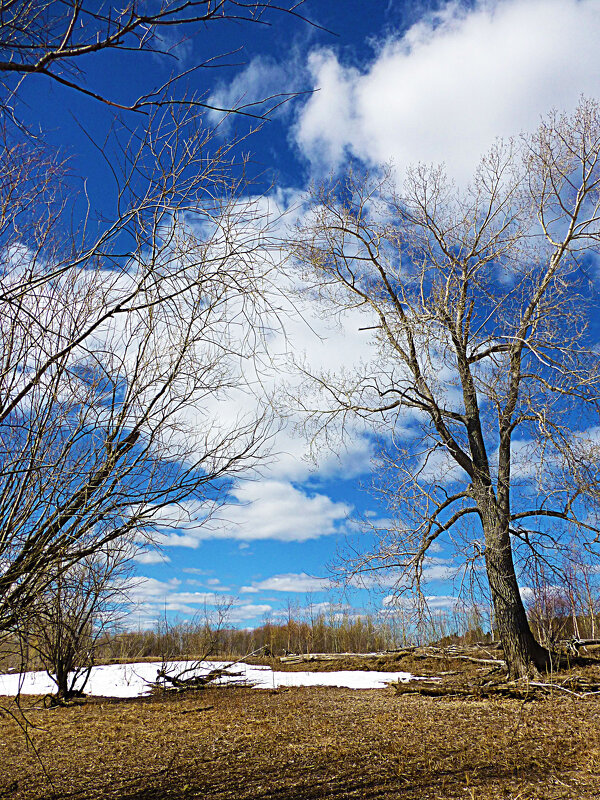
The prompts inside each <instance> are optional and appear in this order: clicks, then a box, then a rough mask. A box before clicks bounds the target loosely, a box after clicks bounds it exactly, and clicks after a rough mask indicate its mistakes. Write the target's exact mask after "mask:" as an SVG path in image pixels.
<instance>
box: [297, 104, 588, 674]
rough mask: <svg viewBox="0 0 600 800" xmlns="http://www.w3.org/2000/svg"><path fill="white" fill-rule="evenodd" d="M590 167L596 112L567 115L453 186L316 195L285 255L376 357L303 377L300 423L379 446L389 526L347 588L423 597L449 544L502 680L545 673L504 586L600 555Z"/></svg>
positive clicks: (423, 178)
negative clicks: (482, 595) (487, 617)
mask: <svg viewBox="0 0 600 800" xmlns="http://www.w3.org/2000/svg"><path fill="white" fill-rule="evenodd" d="M599 156H600V106H599V105H598V104H597V103H596V102H594V101H591V100H589V101H582V102H581V104H580V105H579V107H578V109H577V110H576V112H575V113H574V114H573V115H572V116H566V115H559V114H556V113H554V114H552V115H550V116H549V117H548V118H547V119H546V120H545V121H544V122H543V123H542V124H541V126H540V127H539V130H538V131H537V132H536V133H535V134H533V135H530V136H523V137H521V138H520V139H517V140H514V141H510V142H503V143H502V142H501V143H497V145H496V146H495V147H494V148H493V149H492V150H491V152H490V153H489V154H488V155H487V156H486V157H485V158H484V159H483V160H482V161H481V163H480V165H479V167H478V169H477V171H476V173H475V175H474V178H473V180H472V182H471V183H470V184H469V185H468V186H467V187H466V188H459V187H457V186H455V185H453V183H452V182H450V181H449V180H448V179H447V178H446V176H445V174H444V170H443V169H442V168H434V167H427V166H423V165H419V166H417V167H415V168H413V169H410V170H408V172H407V175H406V180H405V182H404V186H403V189H402V190H401V191H400V190H398V189H397V188H396V186H395V184H394V182H393V181H392V177H391V174H390V173H388V175H387V177H384V178H381V176H376V177H375V178H373V177H368V176H367V177H365V176H364V175H362V176H357V175H356V174H353V175H350V176H349V177H348V178H347V180H345V181H343V182H337V183H334V184H333V185H331V184H330V185H327V186H324V187H322V188H321V189H320V190H317V191H315V193H314V195H313V197H312V208H311V210H310V211H309V214H308V218H307V220H306V222H305V223H304V224H303V225H302V227H301V230H300V231H299V234H298V241H299V244H295V253H296V258H297V261H298V262H299V264H300V265H301V268H302V269H303V273H304V275H303V277H304V280H305V281H306V285H307V286H308V287H310V288H308V289H307V291H312V292H313V294H314V296H315V298H318V300H319V301H321V302H324V303H326V304H328V305H329V306H330V307H332V308H333V310H335V311H338V312H339V313H340V314H342V315H343V314H344V313H345V312H346V310H347V309H362V310H364V312H365V320H366V321H365V326H364V327H365V329H370V330H371V334H372V335H373V338H374V346H375V347H376V356H375V357H374V358H373V360H372V361H371V362H370V363H362V364H360V365H359V366H357V368H356V370H355V371H354V372H353V373H346V374H344V375H333V374H322V375H308V374H307V387H306V388H305V390H304V393H303V397H302V401H303V402H302V405H303V408H304V410H305V412H306V414H307V419H308V420H309V422H312V423H314V425H316V426H318V427H320V428H323V426H325V427H328V426H331V425H332V424H333V423H334V422H336V421H338V422H339V421H343V420H344V419H346V418H347V417H348V415H358V416H362V417H365V418H368V419H369V420H376V421H377V423H378V425H379V430H380V438H381V439H382V441H383V446H382V456H381V459H380V467H381V469H382V478H383V479H382V487H381V488H382V490H383V492H384V494H385V495H386V497H387V499H388V501H389V505H390V508H391V510H392V511H393V513H394V515H395V519H396V522H395V524H394V525H392V526H387V527H386V529H385V530H381V531H379V532H378V535H377V536H376V544H375V546H374V547H367V548H362V549H358V548H357V549H355V550H354V552H353V553H351V554H350V555H349V556H348V558H347V559H346V561H345V564H344V567H345V571H346V574H347V575H351V576H355V575H357V574H360V573H362V574H364V573H370V572H372V571H373V572H378V571H380V570H392V571H396V573H397V574H398V575H399V576H401V577H400V578H399V581H398V584H397V591H398V592H400V591H402V590H406V589H407V588H408V589H412V590H414V589H416V590H417V591H420V590H421V584H422V581H423V580H424V577H425V576H426V574H427V571H428V567H429V566H430V565H431V564H432V563H433V559H432V556H433V555H434V554H435V552H436V551H438V549H439V546H440V545H443V546H444V547H445V548H448V547H452V546H459V549H460V550H461V551H462V553H463V555H464V556H465V563H468V564H470V565H471V566H473V567H474V568H475V573H476V574H481V571H482V570H481V567H482V565H484V574H486V575H487V582H488V585H489V594H490V595H491V601H492V604H493V611H494V618H495V627H496V628H497V630H498V632H499V635H500V638H501V641H502V644H503V647H504V651H505V655H506V660H507V663H508V666H509V672H510V674H511V675H512V676H514V677H518V676H523V675H526V674H528V673H530V672H531V671H532V670H533V671H535V670H539V669H543V668H545V667H546V666H547V665H548V664H549V657H550V655H549V652H548V651H547V650H546V649H545V648H544V647H542V646H541V645H540V644H539V643H538V642H537V641H536V640H535V638H534V636H533V635H532V633H531V631H530V627H529V624H528V620H527V616H526V612H525V608H524V606H523V602H522V598H521V594H520V589H519V583H518V578H519V572H520V571H521V570H524V569H526V568H527V566H528V565H531V564H535V563H538V564H539V563H543V564H544V565H546V567H547V568H548V569H550V568H552V567H555V568H556V569H557V570H558V569H559V564H560V563H562V562H563V561H564V557H565V555H568V553H569V552H570V550H573V552H576V551H580V550H581V548H583V549H584V550H587V551H588V552H590V551H593V550H594V548H595V546H596V545H597V544H598V541H599V532H598V531H599V525H598V520H597V516H596V509H597V501H598V499H599V497H598V494H599V493H598V489H599V486H600V484H599V478H600V473H599V471H598V466H599V463H600V462H599V460H598V455H599V442H598V427H597V426H598V411H599V410H600V404H599V390H600V372H599V366H600V364H599V360H598V348H597V335H598V329H597V327H594V312H595V310H596V309H597V293H596V286H597V284H596V276H597V256H598V249H599V242H600V195H599V189H600V164H599V163H598V159H599ZM365 335H368V334H365ZM309 385H310V386H312V389H313V391H312V392H309V391H308V386H309Z"/></svg>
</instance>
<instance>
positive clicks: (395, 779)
mask: <svg viewBox="0 0 600 800" xmlns="http://www.w3.org/2000/svg"><path fill="white" fill-rule="evenodd" d="M438 668H439V665H438ZM26 702H27V703H29V705H30V709H29V711H28V712H27V717H28V719H29V722H30V724H31V725H32V727H31V728H30V729H29V733H30V736H31V740H32V743H33V745H34V746H35V750H34V749H33V747H32V746H28V745H27V744H26V741H25V739H24V734H23V732H22V730H21V729H20V728H19V726H18V725H17V723H16V722H15V720H14V719H12V718H11V717H10V716H9V715H7V713H6V712H5V713H4V714H3V716H2V718H1V719H0V798H1V800H6V799H10V800H34V799H35V800H42V798H44V799H45V798H47V799H48V800H50V799H51V798H52V799H53V800H54V799H57V798H73V799H74V800H75V799H76V800H88V799H89V800H92V799H93V800H100V798H108V799H110V798H114V799H115V800H116V798H119V800H125V799H126V800H192V798H196V799H197V800H200V799H201V800H234V799H235V800H276V799H277V800H321V798H322V799H323V800H325V798H332V799H333V798H357V799H360V800H371V799H373V800H374V799H375V798H377V800H385V799H386V798H415V800H417V799H418V800H428V799H431V800H433V799H434V798H435V800H450V799H451V798H468V800H475V798H477V800H557V799H558V798H569V800H579V799H580V798H581V799H582V800H583V799H584V798H585V799H586V800H587V798H594V800H598V798H599V797H600V697H599V696H598V695H591V696H589V697H586V698H584V699H577V698H574V697H570V696H567V695H562V696H561V695H556V696H552V697H548V698H545V699H542V700H529V701H523V700H516V699H504V698H501V699H491V700H490V699H455V698H447V697H442V698H435V697H421V696H419V695H403V696H398V695H396V694H395V692H394V690H393V688H391V687H390V688H388V689H381V690H366V691H356V690H348V689H332V688H292V689H289V690H275V691H265V690H255V689H248V688H239V687H229V688H227V687H221V688H213V689H207V690H203V691H199V692H191V693H185V694H177V695H174V694H169V695H167V696H164V695H162V696H153V697H150V698H145V699H135V700H126V701H123V700H119V701H110V700H100V699H89V700H88V701H87V702H85V703H84V704H82V705H73V706H69V707H64V708H54V709H46V708H43V705H42V703H41V702H40V699H35V698H28V699H27V700H26ZM10 703H11V701H9V699H8V698H4V699H1V700H0V705H4V707H5V708H10ZM13 710H14V709H13Z"/></svg>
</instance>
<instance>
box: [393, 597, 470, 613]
mask: <svg viewBox="0 0 600 800" xmlns="http://www.w3.org/2000/svg"><path fill="white" fill-rule="evenodd" d="M425 600H426V601H427V606H428V608H429V609H430V611H441V610H448V609H454V608H456V607H457V606H458V605H459V604H460V600H459V598H458V597H454V596H453V595H427V596H426V598H425ZM414 602H415V601H414V599H412V598H409V597H396V596H395V595H393V594H391V595H388V596H387V597H384V598H383V605H384V607H387V608H392V609H393V608H398V609H412V608H413V606H414Z"/></svg>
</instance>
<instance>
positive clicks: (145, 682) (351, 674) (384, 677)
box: [0, 661, 412, 697]
mask: <svg viewBox="0 0 600 800" xmlns="http://www.w3.org/2000/svg"><path fill="white" fill-rule="evenodd" d="M192 664H193V662H190V661H174V662H169V663H168V665H167V671H168V672H169V673H173V674H175V675H176V674H177V673H178V672H181V671H182V670H183V669H186V668H187V667H191V666H192ZM162 666H163V665H162V663H161V662H160V661H156V662H151V663H139V664H110V665H107V666H102V667H94V668H93V669H92V672H91V675H90V678H89V680H88V682H87V684H86V687H85V693H86V694H88V695H96V696H99V697H139V696H140V695H143V694H146V693H147V692H148V691H149V684H150V683H152V682H153V681H155V680H156V674H157V672H158V670H160V669H161V668H162ZM225 666H227V663H226V662H221V661H207V662H204V663H203V665H202V667H201V668H200V669H199V670H197V674H199V675H201V674H205V673H206V672H208V671H209V670H211V669H215V668H217V667H225ZM232 671H233V672H239V673H242V675H241V676H240V677H239V678H236V679H235V680H241V679H246V680H248V681H250V682H252V683H253V684H254V685H255V688H256V689H276V688H277V687H279V686H338V687H342V688H347V689H382V688H384V687H385V686H387V684H388V683H391V682H392V681H402V682H403V683H406V682H408V681H409V680H410V679H411V678H412V675H411V674H410V673H409V672H362V671H359V670H356V671H346V670H345V671H340V672H274V671H273V670H272V669H271V668H270V667H256V666H251V665H249V664H243V663H240V664H235V666H234V667H233V668H232ZM192 674H193V673H191V672H190V673H189V674H188V675H186V677H189V676H191V675H192ZM228 682H229V679H227V678H222V679H221V683H228ZM19 688H20V690H21V693H22V694H48V693H52V692H54V691H55V688H56V687H55V685H54V683H53V682H52V680H51V679H50V678H49V677H48V675H47V674H46V673H45V672H25V673H21V674H12V675H9V674H6V675H0V695H9V696H14V695H16V694H17V692H18V691H19Z"/></svg>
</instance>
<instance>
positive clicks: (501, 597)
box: [482, 516, 551, 679]
mask: <svg viewBox="0 0 600 800" xmlns="http://www.w3.org/2000/svg"><path fill="white" fill-rule="evenodd" d="M482 519H483V526H484V532H485V542H486V549H485V563H486V569H487V576H488V582H489V585H490V591H491V595H492V603H493V605H494V614H495V618H496V626H497V629H498V633H499V636H500V641H501V642H502V646H503V648H504V658H505V660H506V664H507V666H508V674H509V677H510V678H513V679H515V678H523V677H526V676H531V677H533V676H535V675H536V674H537V673H538V672H539V671H545V670H546V669H548V668H549V667H550V664H551V662H550V653H549V652H548V650H546V649H545V648H544V647H542V646H541V645H540V644H538V642H537V641H536V640H535V638H534V636H533V634H532V633H531V629H530V627H529V622H528V620H527V614H526V612H525V607H524V606H523V601H522V599H521V593H520V591H519V586H518V584H517V576H516V574H515V567H514V562H513V557H512V548H511V543H510V534H509V532H508V527H507V526H506V527H505V526H503V525H502V524H501V523H500V522H499V521H498V519H497V517H496V519H493V520H490V519H488V520H486V519H485V518H484V517H483V516H482Z"/></svg>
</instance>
